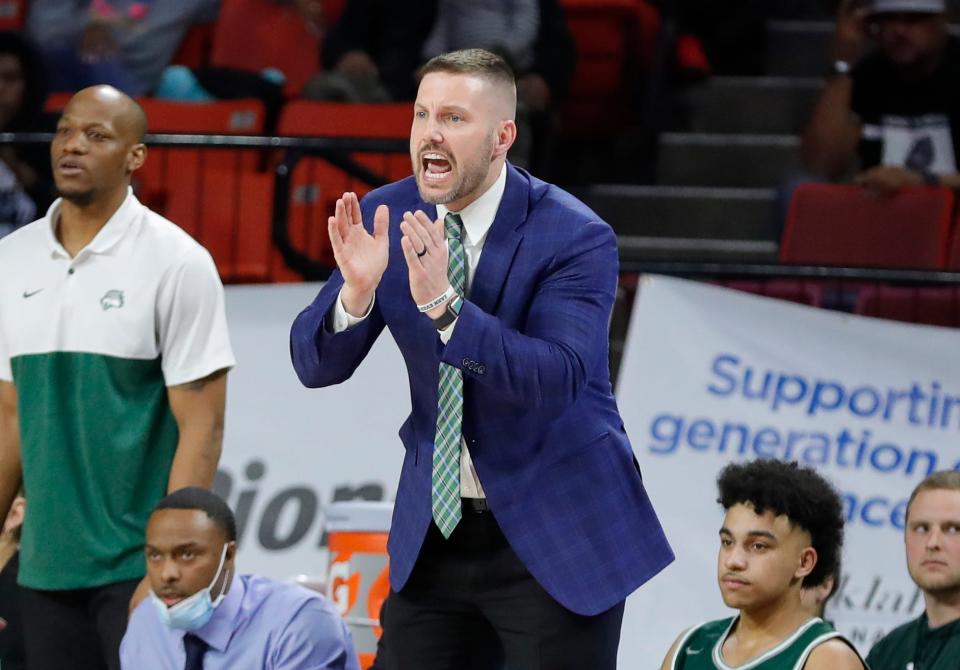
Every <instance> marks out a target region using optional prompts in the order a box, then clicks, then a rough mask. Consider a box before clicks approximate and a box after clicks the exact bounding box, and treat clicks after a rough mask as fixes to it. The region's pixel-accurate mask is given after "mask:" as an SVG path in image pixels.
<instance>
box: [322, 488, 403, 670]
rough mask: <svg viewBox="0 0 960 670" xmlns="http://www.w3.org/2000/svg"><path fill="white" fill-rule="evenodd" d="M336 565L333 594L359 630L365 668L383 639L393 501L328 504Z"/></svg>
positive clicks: (330, 576) (352, 628)
mask: <svg viewBox="0 0 960 670" xmlns="http://www.w3.org/2000/svg"><path fill="white" fill-rule="evenodd" d="M325 514H326V527H327V541H328V543H329V548H330V568H329V574H328V576H327V596H328V597H329V598H330V599H331V600H332V601H333V603H334V604H335V605H336V607H337V609H338V610H339V612H340V615H341V616H342V617H343V618H344V621H346V623H347V626H348V627H349V628H350V633H351V635H353V643H354V645H355V646H356V648H357V654H358V655H359V657H360V667H361V668H363V670H366V669H367V668H369V667H370V666H371V665H372V664H373V661H374V658H375V657H376V653H377V640H379V639H380V634H381V633H382V630H381V628H380V606H381V605H382V604H383V601H384V600H385V599H386V597H387V594H388V593H389V592H390V581H389V565H388V559H387V534H388V533H389V531H390V519H391V516H392V515H393V503H391V502H370V501H354V500H351V501H347V502H335V503H331V504H330V505H328V506H327V508H326V510H325Z"/></svg>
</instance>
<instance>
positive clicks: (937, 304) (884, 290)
mask: <svg viewBox="0 0 960 670" xmlns="http://www.w3.org/2000/svg"><path fill="white" fill-rule="evenodd" d="M855 311H856V313H857V314H862V315H864V316H875V317H879V318H882V319H892V320H894V321H907V322H910V323H923V324H928V325H934V326H948V327H951V328H958V327H960V288H957V287H953V286H922V287H904V286H884V285H880V286H870V287H865V288H862V289H861V290H860V293H859V295H858V298H857V304H856V309H855Z"/></svg>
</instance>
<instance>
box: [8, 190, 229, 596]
mask: <svg viewBox="0 0 960 670" xmlns="http://www.w3.org/2000/svg"><path fill="white" fill-rule="evenodd" d="M59 208H60V201H59V200H58V201H56V202H55V203H54V204H53V205H52V206H51V207H50V209H49V211H48V212H47V215H46V216H45V217H44V218H42V219H40V220H38V221H34V222H33V223H31V224H29V225H27V226H24V227H23V228H21V229H19V230H17V231H16V232H14V233H12V234H10V235H8V236H7V237H5V238H3V239H2V240H0V380H4V381H12V382H13V383H14V384H15V386H16V388H17V394H18V412H19V423H20V451H21V459H22V462H23V478H24V487H25V493H26V497H27V501H28V503H27V515H26V520H25V523H24V526H23V534H22V541H21V560H20V583H21V584H22V585H24V586H28V587H30V588H35V589H76V588H88V587H94V586H99V585H102V584H108V583H111V582H116V581H120V580H125V579H135V578H138V577H141V576H142V575H143V574H144V563H143V553H142V547H143V537H144V530H145V527H146V521H147V517H148V516H149V514H150V510H151V509H152V508H153V505H154V504H156V502H157V500H159V499H160V498H161V497H163V495H164V494H165V492H166V487H167V481H168V478H169V474H170V466H171V463H172V461H173V455H174V451H175V450H176V445H177V438H178V431H177V425H176V422H175V421H174V418H173V415H172V413H171V411H170V406H169V403H168V401H167V393H166V387H167V386H175V385H177V384H184V383H186V382H190V381H195V380H197V379H201V378H203V377H206V376H207V375H209V374H211V373H213V372H215V371H217V370H220V369H223V368H228V367H231V366H233V364H234V358H233V352H232V351H231V348H230V341H229V338H228V335H227V323H226V315H225V311H224V298H223V285H222V284H221V283H220V278H219V276H218V275H217V270H216V267H215V266H214V263H213V259H211V258H210V254H209V253H207V251H206V250H205V249H204V248H203V247H201V246H200V245H199V244H197V242H195V241H194V240H193V239H192V238H191V237H190V236H189V235H187V233H185V232H184V231H183V230H181V229H180V228H178V227H177V226H176V225H174V224H173V223H171V222H170V221H167V220H166V219H164V218H163V217H161V216H159V215H158V214H155V213H154V212H151V211H150V210H149V209H147V208H146V207H144V206H143V205H141V204H140V202H139V201H138V200H137V199H136V198H135V197H134V196H133V193H132V191H131V192H129V193H128V194H127V198H126V200H124V202H123V204H122V205H121V206H120V209H118V210H117V212H116V213H115V214H114V215H113V216H112V217H111V218H110V220H109V221H108V222H107V223H106V225H105V226H104V227H103V228H102V229H101V230H100V232H99V233H98V234H97V236H96V237H95V238H94V239H93V241H91V242H90V244H89V245H87V246H86V247H85V248H84V249H83V250H81V251H80V252H79V253H78V254H77V255H76V256H75V257H74V258H70V256H69V255H68V254H67V252H66V251H65V250H64V248H63V247H62V246H61V245H60V243H59V242H58V241H57V238H56V235H55V226H56V222H57V219H58V216H59Z"/></svg>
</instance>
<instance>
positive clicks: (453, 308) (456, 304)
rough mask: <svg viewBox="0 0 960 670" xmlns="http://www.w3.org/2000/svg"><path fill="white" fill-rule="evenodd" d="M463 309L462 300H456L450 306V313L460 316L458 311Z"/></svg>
mask: <svg viewBox="0 0 960 670" xmlns="http://www.w3.org/2000/svg"><path fill="white" fill-rule="evenodd" d="M461 309H463V298H457V299H456V300H454V301H453V302H452V303H451V304H450V311H451V312H453V313H454V314H456V315H457V316H460V310H461Z"/></svg>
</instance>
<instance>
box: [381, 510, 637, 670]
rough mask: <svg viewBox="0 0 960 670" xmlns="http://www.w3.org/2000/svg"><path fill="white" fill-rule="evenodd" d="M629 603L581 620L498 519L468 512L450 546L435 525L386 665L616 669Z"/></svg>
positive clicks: (389, 637)
mask: <svg viewBox="0 0 960 670" xmlns="http://www.w3.org/2000/svg"><path fill="white" fill-rule="evenodd" d="M584 569H590V568H589V566H584ZM623 605H624V604H623V602H620V603H619V604H617V605H615V606H614V607H612V608H611V609H609V610H607V611H606V612H603V613H601V614H598V615H597V616H592V617H588V616H581V615H579V614H574V613H573V612H571V611H570V610H568V609H566V608H565V607H563V606H562V605H560V604H559V603H558V602H557V601H556V600H554V599H553V598H552V597H551V596H550V595H549V594H548V593H547V592H546V591H544V589H543V587H541V586H540V584H538V583H537V581H536V580H535V579H534V578H533V576H532V575H531V574H530V572H529V571H528V570H527V569H526V567H525V566H524V565H523V563H522V562H521V561H520V559H519V558H518V557H517V555H516V554H515V553H514V552H513V549H511V548H510V545H509V544H508V543H507V540H506V538H504V536H503V533H502V532H501V530H500V526H499V525H498V524H497V521H496V519H495V518H494V516H493V514H492V513H490V512H482V513H477V512H472V511H470V510H469V509H467V508H466V507H465V508H464V512H463V519H462V520H461V521H460V523H459V524H458V525H457V528H456V530H454V532H453V534H452V535H451V536H450V539H448V540H447V539H444V538H443V535H442V534H441V533H440V531H439V530H438V529H437V528H436V526H434V525H431V527H430V530H429V532H428V533H427V538H426V540H425V541H424V546H423V548H422V549H421V551H420V556H419V558H418V559H417V563H416V565H415V566H414V569H413V574H411V576H410V579H409V581H408V582H407V584H406V585H405V586H404V587H403V589H401V590H400V591H398V592H392V593H391V594H390V596H389V598H388V599H387V602H386V608H387V609H388V613H387V616H385V617H384V621H383V625H384V631H383V635H384V640H383V642H384V644H383V651H384V654H385V656H386V664H385V666H384V667H386V668H387V670H464V669H466V668H469V669H470V670H495V669H496V670H499V669H501V668H509V670H567V669H570V670H584V669H585V668H590V670H614V669H615V668H616V665H617V646H618V645H619V642H620V624H621V621H622V619H623ZM380 663H381V661H380V659H379V658H378V665H377V667H381V665H380Z"/></svg>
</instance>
